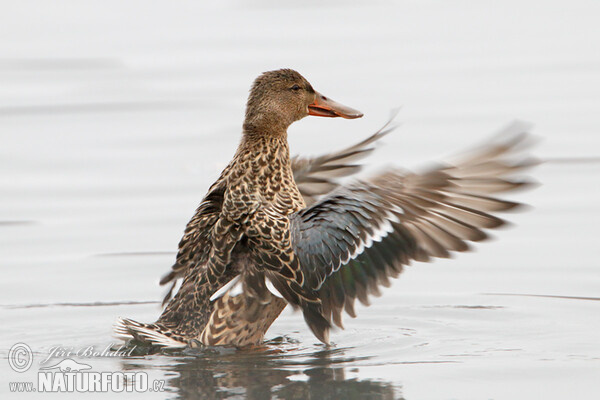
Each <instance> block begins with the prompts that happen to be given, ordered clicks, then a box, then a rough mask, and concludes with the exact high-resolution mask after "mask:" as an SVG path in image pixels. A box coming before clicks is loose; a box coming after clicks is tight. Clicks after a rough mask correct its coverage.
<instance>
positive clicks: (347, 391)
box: [123, 338, 402, 399]
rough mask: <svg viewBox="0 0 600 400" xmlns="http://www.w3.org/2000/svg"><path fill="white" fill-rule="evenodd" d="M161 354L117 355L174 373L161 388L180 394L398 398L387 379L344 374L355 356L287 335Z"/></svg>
mask: <svg viewBox="0 0 600 400" xmlns="http://www.w3.org/2000/svg"><path fill="white" fill-rule="evenodd" d="M271 346H273V347H271ZM275 346H276V347H275ZM164 357H169V361H168V362H167V363H161V365H160V367H157V366H152V365H149V364H147V363H146V362H148V363H150V362H151V361H150V360H147V359H142V360H140V359H139V358H130V359H123V369H125V370H131V369H142V370H143V369H148V368H150V369H152V368H160V369H161V370H163V371H164V372H165V375H167V376H169V375H172V374H171V373H172V372H174V373H175V374H174V375H175V376H174V377H172V378H170V379H169V378H167V382H166V390H168V391H172V392H174V393H176V398H182V399H221V398H234V397H243V398H247V399H271V398H275V399H280V398H281V399H401V398H402V397H401V395H400V394H399V393H398V390H397V388H396V390H395V388H394V386H393V385H392V383H389V382H381V381H372V380H359V379H356V378H348V377H347V376H346V374H347V371H346V368H345V366H348V363H353V362H354V361H359V360H358V359H357V358H349V357H345V356H344V350H343V349H324V350H321V351H316V352H314V351H310V352H307V351H306V349H304V351H303V349H298V345H297V344H293V343H290V342H289V340H288V339H287V338H277V339H274V340H272V341H270V342H269V344H268V345H266V346H263V347H261V348H254V349H244V350H236V349H231V348H203V349H189V350H186V351H185V352H183V353H178V354H177V353H175V354H170V355H164ZM352 372H357V370H354V369H353V370H352Z"/></svg>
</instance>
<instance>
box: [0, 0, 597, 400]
mask: <svg viewBox="0 0 600 400" xmlns="http://www.w3.org/2000/svg"><path fill="white" fill-rule="evenodd" d="M599 16H600V4H598V3H597V2H594V1H581V0H576V1H571V2H569V4H568V7H565V5H564V4H563V3H562V2H559V1H552V2H549V1H504V2H501V3H498V2H491V1H478V2H468V1H451V2H450V1H448V2H446V1H444V2H442V1H439V2H436V1H428V2H413V1H402V2H395V3H385V2H380V3H375V4H361V3H358V2H353V3H350V4H349V3H347V2H334V3H327V4H323V3H321V2H303V3H302V6H300V5H296V4H293V3H289V4H287V5H286V4H283V5H282V4H279V3H278V2H271V1H263V2H259V3H258V4H257V5H255V6H252V7H250V6H248V5H245V4H244V3H242V2H234V1H232V2H224V3H220V5H215V4H212V5H210V6H209V7H207V6H205V5H201V4H199V3H197V2H190V3H179V4H178V5H175V4H167V3H164V4H162V5H159V4H154V3H152V4H151V3H148V2H141V1H139V2H127V3H126V4H123V3H122V2H112V1H111V2H106V1H103V2H85V4H84V3H81V2H75V1H72V2H62V3H60V4H52V5H50V3H47V2H41V1H30V2H17V3H14V4H11V6H10V9H8V10H5V12H3V13H2V15H1V16H0V22H1V23H0V30H1V32H0V33H1V35H0V38H1V39H0V45H1V48H2V52H1V54H2V58H0V82H1V84H0V127H1V131H0V132H1V133H0V137H1V138H2V146H1V147H0V183H1V185H0V198H1V201H0V204H1V207H0V238H1V239H0V257H1V258H0V260H1V266H2V268H1V271H2V279H1V280H0V282H1V283H0V304H1V307H0V318H1V321H2V325H1V327H0V332H1V333H2V334H1V336H0V337H1V343H0V354H1V355H2V358H3V359H6V357H7V353H8V349H9V348H10V347H11V346H12V345H13V344H14V343H16V342H19V341H21V342H25V343H27V344H29V345H30V346H31V348H32V349H33V350H34V352H35V359H34V366H33V368H32V369H30V370H29V371H28V372H26V373H23V374H18V373H16V372H14V371H13V370H11V369H10V368H9V367H8V364H7V362H6V361H3V360H0V365H1V368H2V369H1V371H2V374H1V375H2V382H1V384H0V393H2V397H3V398H4V397H6V396H8V395H9V394H10V393H9V391H8V382H12V381H27V380H29V381H34V380H36V379H37V378H36V374H37V371H38V368H39V361H41V360H43V359H44V358H45V357H46V356H47V355H48V352H49V351H50V349H51V348H52V347H54V346H63V347H68V348H73V349H80V348H85V347H88V346H95V348H97V349H101V348H104V347H106V346H107V345H110V344H111V343H113V342H114V339H112V338H111V325H112V323H113V322H114V320H115V318H116V317H117V316H128V317H132V318H135V319H137V320H140V321H152V320H154V319H155V318H156V317H157V315H158V314H159V313H160V309H159V305H158V304H157V303H156V301H158V300H159V299H160V298H161V295H162V289H161V288H159V287H158V285H157V281H158V278H159V277H160V276H161V275H162V274H163V273H164V272H165V271H167V269H168V268H169V267H170V265H171V264H172V262H173V259H174V255H175V250H176V248H177V243H178V241H179V238H180V236H181V233H182V230H183V227H184V226H185V224H186V222H187V221H188V219H189V218H190V216H191V215H192V213H193V211H194V209H195V207H196V206H197V204H198V202H199V201H200V199H201V197H202V196H203V194H204V192H205V190H206V189H207V187H208V186H209V185H210V184H211V183H212V181H213V180H214V179H215V178H216V176H217V174H218V173H219V172H220V170H221V169H222V168H223V167H224V166H225V164H226V163H227V162H228V160H229V159H230V157H231V155H232V154H233V151H234V149H235V147H236V145H237V141H238V140H239V130H240V124H241V119H242V116H243V107H244V103H245V98H246V94H247V89H248V87H249V85H250V83H251V81H252V80H253V79H254V77H255V76H256V75H258V74H259V73H260V72H262V71H265V70H269V69H274V68H279V67H284V66H285V67H293V68H295V69H297V70H299V71H300V72H301V73H303V74H304V75H305V76H306V77H307V78H308V79H309V80H310V81H311V83H312V84H313V86H314V87H315V88H316V89H317V90H319V91H321V92H323V93H324V94H326V95H328V96H332V97H333V98H334V99H336V100H339V101H340V102H343V103H344V104H348V105H350V106H352V107H356V108H358V109H360V110H361V111H363V112H364V113H365V117H364V118H363V119H361V120H356V121H344V120H338V119H322V118H312V119H305V120H303V121H301V122H300V123H297V124H295V125H294V126H293V127H292V129H291V130H290V144H291V147H292V151H293V152H294V153H302V154H319V153H321V152H324V151H327V150H334V149H336V148H339V147H340V146H342V145H344V144H346V143H348V142H350V141H358V140H360V139H361V138H363V137H365V136H366V135H367V134H370V133H372V132H373V131H374V130H375V129H377V128H378V127H379V126H380V125H381V124H382V123H383V122H384V121H385V120H386V118H387V115H388V112H389V110H390V109H391V108H393V107H396V106H399V105H403V108H402V111H401V113H400V117H399V119H400V120H401V122H402V127H401V128H400V129H399V130H398V131H396V132H395V133H394V134H393V135H391V136H388V137H387V138H386V145H385V146H382V147H381V148H380V149H379V150H378V153H377V156H376V157H374V158H373V159H372V160H371V161H372V162H374V163H375V164H376V165H380V166H381V165H385V164H390V163H396V164H401V165H403V166H406V167H411V168H412V167H416V166H418V165H419V164H422V163H423V162H426V161H427V160H435V159H438V158H440V157H442V156H445V155H448V154H450V153H452V151H454V150H459V149H461V148H463V147H465V146H468V145H470V144H471V143H473V142H475V141H477V140H480V139H482V138H484V137H485V136H487V135H488V134H490V133H492V132H493V131H494V130H496V129H497V128H499V127H501V126H502V125H504V124H505V123H507V122H509V121H511V120H512V119H514V118H521V119H524V120H528V121H532V122H534V123H535V125H536V129H535V132H536V133H537V135H538V136H539V137H541V138H542V139H543V140H542V142H541V143H540V145H539V146H538V148H537V150H536V155H537V156H538V157H540V158H542V159H547V160H550V161H549V162H548V163H546V164H543V165H541V166H540V167H539V168H537V169H536V170H535V171H534V173H533V174H534V177H535V179H537V180H538V181H539V182H541V183H542V186H540V187H539V188H538V189H536V190H535V191H531V192H527V193H520V194H517V195H515V196H513V198H514V199H518V200H520V201H524V202H527V203H529V204H531V205H532V206H533V208H532V209H530V210H529V211H528V212H526V213H521V214H511V215H509V218H510V219H511V220H512V221H513V222H514V223H515V226H513V227H511V228H509V229H505V230H502V231H499V232H497V233H496V234H495V237H496V239H497V240H495V241H491V242H488V243H483V244H481V245H478V246H477V252H476V253H472V254H462V255H460V256H459V257H457V259H456V260H450V261H438V262H436V263H434V264H415V265H413V266H411V267H409V268H407V271H406V272H405V273H404V274H403V275H402V276H401V277H400V279H399V280H397V281H396V282H395V284H394V285H393V287H391V288H389V289H386V290H384V295H383V296H382V297H381V298H376V299H373V300H372V306H371V307H369V308H364V307H358V311H357V312H358V318H357V319H351V318H349V317H347V318H346V320H345V325H346V329H345V330H343V331H336V332H334V333H333V334H332V341H333V343H334V345H333V346H332V347H331V348H326V347H324V346H323V345H321V344H319V343H318V342H317V340H316V339H315V338H314V337H313V336H312V335H311V333H310V332H309V331H308V329H307V328H306V327H305V326H304V323H303V321H302V318H301V316H300V315H298V314H295V313H293V312H292V311H290V310H286V311H285V312H284V314H283V315H282V317H281V318H279V319H278V320H277V321H276V322H275V324H274V325H273V327H272V328H271V330H270V331H269V333H268V335H267V339H269V341H268V342H267V344H266V345H265V347H264V348H260V349H253V350H244V351H231V350H209V351H204V352H191V353H190V352H187V353H176V354H157V355H152V356H145V357H142V356H137V357H136V356H132V357H113V358H109V357H103V358H93V359H85V358H77V360H79V361H81V362H89V364H90V365H92V367H93V370H94V371H143V372H147V373H148V374H149V376H150V378H151V379H161V380H165V384H166V387H165V389H166V392H162V393H156V392H153V393H144V394H139V393H130V394H128V396H129V397H142V396H143V397H144V398H165V397H167V398H222V397H231V398H236V397H237V398H240V397H244V396H246V397H248V398H255V399H261V398H269V397H280V398H307V397H310V398H313V399H325V398H374V399H377V398H383V399H388V398H406V399H440V398H443V399H471V398H473V399H481V398H494V399H516V398H527V399H529V398H546V399H558V398H577V399H587V398H589V399H593V398H597V397H598V396H599V395H600V379H599V376H600V340H599V336H598V332H599V331H600V318H599V317H600V302H599V301H598V293H599V289H600V265H599V262H598V260H599V259H600V250H599V248H598V246H597V239H598V233H597V226H599V225H600V213H599V210H600V208H599V206H598V205H599V204H600V191H599V189H598V188H599V187H600V186H599V185H598V175H599V173H600V151H599V148H600V147H599V145H600V141H599V139H598V137H599V136H598V132H599V131H600V117H599V116H598V104H600V53H598V51H597V49H598V48H600V31H599V30H598V28H597V20H598V17H599ZM56 360H60V358H57V359H56ZM56 360H55V361H56ZM21 396H22V397H27V395H25V394H21V395H20V397H21ZM57 396H62V395H57ZM74 396H77V395H74ZM96 396H97V397H103V398H106V396H107V395H106V394H97V395H96ZM29 397H40V395H39V394H29Z"/></svg>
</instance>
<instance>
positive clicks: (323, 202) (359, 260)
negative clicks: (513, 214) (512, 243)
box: [290, 124, 535, 337]
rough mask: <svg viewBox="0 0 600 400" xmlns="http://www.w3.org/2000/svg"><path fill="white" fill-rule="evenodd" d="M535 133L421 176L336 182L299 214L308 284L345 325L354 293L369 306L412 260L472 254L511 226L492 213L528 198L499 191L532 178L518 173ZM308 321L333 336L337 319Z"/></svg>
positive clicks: (296, 224) (296, 239)
mask: <svg viewBox="0 0 600 400" xmlns="http://www.w3.org/2000/svg"><path fill="white" fill-rule="evenodd" d="M526 131H527V128H526V127H524V126H523V125H518V124H517V125H515V126H511V127H509V128H507V129H506V130H505V132H504V134H503V135H499V136H498V137H496V138H495V139H494V140H492V141H491V142H489V143H487V144H485V145H483V146H481V147H479V148H478V149H476V150H475V151H471V152H469V153H467V154H463V156H462V157H458V158H456V160H455V161H454V162H453V163H447V164H438V165H434V166H431V167H429V168H428V169H426V170H425V171H423V172H421V173H410V172H407V171H401V170H389V171H386V172H384V173H380V174H378V175H376V176H374V177H372V178H371V179H369V180H366V181H356V182H354V183H352V184H349V185H346V186H337V187H336V189H334V190H333V191H332V192H331V193H329V194H327V195H325V196H324V197H322V198H321V199H319V200H318V201H316V202H315V203H313V204H312V205H311V206H310V207H308V208H306V209H304V210H302V211H300V212H299V213H297V214H294V215H292V216H291V218H290V220H291V229H292V231H293V234H292V238H293V248H294V252H295V255H296V257H297V258H298V260H299V263H300V266H301V269H302V271H303V273H304V276H305V287H303V288H302V290H304V291H307V290H313V291H315V292H316V293H317V294H318V297H319V298H320V299H321V303H322V307H321V313H322V316H323V317H324V318H325V319H326V320H327V321H328V322H329V323H334V324H335V325H337V326H339V327H343V324H342V316H341V314H342V311H345V312H346V313H347V314H349V315H350V316H352V317H354V316H355V315H356V313H355V310H354V302H355V300H356V299H358V300H359V301H360V302H361V303H363V304H366V305H368V304H369V299H368V297H369V295H378V294H379V287H380V286H389V284H390V278H395V277H397V276H398V275H399V274H400V273H401V272H402V269H403V266H404V265H407V264H409V263H410V262H411V260H417V261H429V260H431V259H432V258H448V257H451V256H452V254H453V253H456V252H464V251H468V250H470V246H469V242H478V241H482V240H484V239H486V238H487V237H488V235H487V233H486V232H485V230H487V229H493V228H498V227H500V226H502V225H504V224H505V223H506V221H505V220H504V219H502V218H500V217H498V216H496V215H493V214H492V213H496V212H505V211H510V210H514V209H516V208H517V207H519V205H520V204H519V203H517V202H513V201H508V200H503V199H499V198H496V197H494V195H495V194H498V193H505V192H508V191H513V190H516V189H520V188H524V187H528V186H530V185H531V182H530V181H529V180H528V179H526V178H523V177H518V175H519V174H521V173H523V171H525V170H526V169H527V168H529V167H531V166H533V165H535V162H534V161H533V159H532V158H530V157H529V156H527V154H522V153H525V152H526V151H527V149H528V147H527V143H528V142H530V140H529V138H530V136H529V135H528V134H527V133H526ZM378 134H379V133H378ZM376 135H377V134H376ZM372 138H373V137H372ZM372 141H373V140H372ZM369 143H370V142H369ZM350 149H353V148H350ZM350 149H347V152H350ZM352 151H354V150H352ZM356 151H358V150H356ZM360 154H362V153H360ZM338 157H339V158H343V157H342V156H341V155H340V156H338ZM315 165H319V167H318V168H317V167H315V168H317V169H321V168H322V167H323V166H322V165H320V164H319V163H317V164H315ZM336 165H342V164H336ZM333 170H335V168H333ZM304 181H308V179H306V178H305V180H304ZM313 201H314V199H313ZM305 316H306V314H305ZM307 322H308V324H309V326H310V327H311V328H312V329H313V332H315V333H316V334H317V336H318V337H319V336H327V335H328V331H327V330H328V329H329V327H328V326H324V327H323V324H321V326H320V327H315V326H313V325H311V321H310V319H309V318H307Z"/></svg>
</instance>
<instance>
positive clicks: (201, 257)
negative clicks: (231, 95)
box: [114, 69, 534, 348]
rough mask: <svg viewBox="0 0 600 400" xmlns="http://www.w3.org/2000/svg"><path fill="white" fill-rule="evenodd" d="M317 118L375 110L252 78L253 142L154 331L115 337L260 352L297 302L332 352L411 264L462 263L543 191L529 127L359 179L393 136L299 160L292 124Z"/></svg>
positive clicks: (180, 259)
mask: <svg viewBox="0 0 600 400" xmlns="http://www.w3.org/2000/svg"><path fill="white" fill-rule="evenodd" d="M307 116H319V117H330V118H337V117H340V118H344V119H356V118H360V117H362V116H363V114H362V113H361V112H359V111H357V110H355V109H353V108H351V107H348V106H345V105H343V104H340V103H338V102H336V101H334V100H332V99H331V98H329V97H326V96H324V95H322V94H320V93H319V92H317V91H315V90H314V89H313V87H312V85H311V84H310V83H309V82H308V81H307V80H306V79H305V78H304V77H303V76H302V75H300V73H298V72H297V71H295V70H292V69H279V70H274V71H268V72H265V73H263V74H261V75H260V76H259V77H258V78H257V79H256V80H255V81H254V83H253V85H252V87H251V89H250V93H249V97H248V101H247V105H246V112H245V119H244V122H243V127H242V135H241V141H240V143H239V146H238V148H237V151H236V152H235V155H234V157H233V159H232V160H231V162H230V163H229V164H228V165H227V166H226V167H225V169H224V170H223V172H222V173H221V175H220V176H219V178H218V179H217V180H216V182H215V183H214V184H213V185H212V186H211V187H210V188H209V189H208V192H207V194H206V195H205V197H204V198H203V200H202V201H201V203H200V205H199V206H198V208H197V209H196V212H195V214H194V216H193V217H192V219H191V220H190V221H189V223H188V224H187V226H186V228H185V231H184V234H183V237H182V239H181V241H180V243H179V250H178V253H177V257H176V262H175V264H174V265H173V266H172V267H171V269H170V271H169V272H168V273H167V274H166V275H164V276H163V277H162V279H161V281H160V283H161V285H170V289H169V291H168V293H167V295H166V296H165V298H164V301H163V307H164V308H163V311H162V313H161V314H160V316H159V318H158V319H157V320H156V322H154V323H141V322H137V321H135V320H133V319H129V318H118V320H117V322H116V324H115V326H114V330H115V334H116V335H117V336H118V337H120V338H122V339H124V340H135V341H138V342H142V343H145V344H148V345H151V346H158V347H168V348H183V347H190V346H191V347H196V346H199V345H200V346H222V345H224V346H235V347H246V346H255V345H260V344H261V343H262V342H263V340H264V336H265V333H266V332H267V330H268V329H269V327H270V326H271V325H272V323H273V322H274V321H275V320H276V319H277V318H278V316H279V315H280V314H281V312H282V311H283V310H284V308H285V307H286V306H288V305H290V306H292V307H293V308H294V309H296V310H299V311H301V312H302V314H303V317H304V320H305V322H306V324H307V325H308V327H309V328H310V330H311V331H312V333H313V334H314V335H315V337H316V338H317V339H318V340H320V341H321V342H323V343H325V344H329V343H330V331H331V330H332V328H334V327H339V328H343V321H342V314H343V313H346V314H348V315H349V316H351V317H356V312H355V309H354V305H355V303H356V300H358V301H360V302H361V303H362V304H365V305H369V299H370V296H373V295H374V296H378V295H380V290H381V288H382V287H389V286H390V279H393V278H397V277H398V276H399V274H400V273H401V272H402V271H403V269H404V267H405V266H407V265H409V264H411V263H412V262H427V261H431V260H433V259H436V258H449V257H451V256H452V255H453V254H455V253H458V252H465V251H467V250H469V249H470V248H471V246H470V243H472V242H479V241H482V240H484V239H486V238H487V237H488V233H487V232H488V230H490V229H494V228H498V227H500V226H502V225H504V224H505V222H506V221H505V220H504V219H502V218H500V217H498V216H497V215H496V214H497V213H499V212H505V211H508V210H512V209H515V208H517V207H519V206H520V205H521V204H520V203H518V202H513V201H508V200H505V199H501V198H499V197H497V196H498V194H501V193H505V192H509V191H512V190H515V189H519V188H523V187H526V186H529V185H531V182H530V181H529V179H528V178H527V177H522V172H523V171H524V170H525V169H527V168H529V167H531V166H532V165H534V162H532V159H531V157H530V156H529V155H528V154H527V150H524V149H527V148H528V147H527V146H526V145H525V143H526V142H528V141H529V140H528V138H529V137H530V135H529V133H528V130H529V127H528V126H524V125H523V124H521V125H520V124H516V126H515V124H513V126H511V127H509V128H506V129H505V130H504V131H503V132H502V133H501V134H499V135H497V136H495V137H494V138H493V139H491V140H489V141H488V142H486V143H484V144H483V145H480V146H479V147H477V148H476V149H474V150H471V151H469V152H466V153H464V154H462V155H461V156H460V157H458V158H456V160H454V161H452V162H447V163H436V164H434V165H431V166H429V167H427V168H424V169H423V170H421V171H419V172H410V171H407V170H405V169H401V168H397V167H390V168H387V169H385V170H382V171H380V172H379V173H375V174H373V175H372V176H370V177H367V178H362V179H358V178H357V177H356V174H357V173H358V172H359V171H360V170H361V167H362V165H361V164H360V163H359V161H360V160H361V159H363V158H364V157H366V156H367V155H369V154H370V153H371V152H372V151H373V150H374V148H375V145H376V144H377V143H378V142H380V139H381V138H383V137H384V136H386V135H387V134H389V133H390V132H391V131H392V130H393V129H394V126H393V125H392V124H391V121H390V122H388V123H387V124H386V125H385V126H384V127H383V128H381V129H380V130H378V131H377V132H376V133H374V134H372V135H371V136H369V137H367V138H366V139H365V140H363V141H361V142H359V143H357V144H354V145H352V146H348V147H346V148H344V149H342V150H339V151H336V152H332V153H329V154H325V155H322V156H319V157H299V156H296V157H293V158H292V157H290V150H289V144H288V140H287V139H288V134H287V130H288V127H289V126H290V125H291V124H293V123H294V122H296V121H299V120H301V119H303V118H305V117H307Z"/></svg>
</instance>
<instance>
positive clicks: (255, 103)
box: [244, 69, 363, 134]
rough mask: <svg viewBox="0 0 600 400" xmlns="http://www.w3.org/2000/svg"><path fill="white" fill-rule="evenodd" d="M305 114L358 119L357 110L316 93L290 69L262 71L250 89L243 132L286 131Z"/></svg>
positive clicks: (267, 132) (274, 132)
mask: <svg viewBox="0 0 600 400" xmlns="http://www.w3.org/2000/svg"><path fill="white" fill-rule="evenodd" d="M307 115H316V116H320V117H342V118H360V117H362V116H363V114H362V113H361V112H360V111H357V110H355V109H352V108H350V107H346V106H344V105H342V104H339V103H336V102H335V101H333V100H331V99H329V98H327V97H325V96H323V95H322V94H320V93H319V92H316V91H315V90H314V89H313V87H312V86H311V84H310V83H308V81H307V80H306V79H304V77H303V76H302V75H300V74H299V73H298V72H296V71H294V70H292V69H280V70H276V71H269V72H265V73H264V74H262V75H261V76H259V77H258V78H256V80H255V81H254V84H253V85H252V89H250V96H249V97H248V104H247V106H246V120H245V122H244V130H245V131H246V132H256V133H262V134H270V133H273V134H277V133H280V132H285V131H286V129H287V127H288V126H290V124H292V123H293V122H294V121H298V120H299V119H302V118H304V117H306V116H307Z"/></svg>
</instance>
